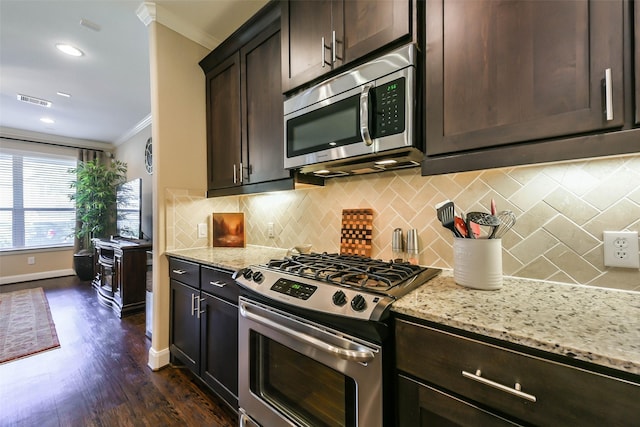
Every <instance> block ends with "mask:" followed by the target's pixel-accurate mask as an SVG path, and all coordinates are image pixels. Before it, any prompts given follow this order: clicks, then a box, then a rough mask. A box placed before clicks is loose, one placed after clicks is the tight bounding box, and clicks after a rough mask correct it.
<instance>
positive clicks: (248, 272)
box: [242, 268, 253, 280]
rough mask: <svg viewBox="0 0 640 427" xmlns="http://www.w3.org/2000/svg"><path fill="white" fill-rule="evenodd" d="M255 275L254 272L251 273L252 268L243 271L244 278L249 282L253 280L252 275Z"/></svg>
mask: <svg viewBox="0 0 640 427" xmlns="http://www.w3.org/2000/svg"><path fill="white" fill-rule="evenodd" d="M252 274H253V271H251V269H250V268H245V269H244V270H243V271H242V277H244V278H245V279H247V280H251V275H252Z"/></svg>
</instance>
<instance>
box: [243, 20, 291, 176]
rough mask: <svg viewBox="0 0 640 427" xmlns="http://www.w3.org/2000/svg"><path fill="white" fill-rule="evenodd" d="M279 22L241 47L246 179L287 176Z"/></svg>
mask: <svg viewBox="0 0 640 427" xmlns="http://www.w3.org/2000/svg"><path fill="white" fill-rule="evenodd" d="M279 28H280V25H279V22H275V23H274V24H273V25H271V26H270V27H269V28H267V30H265V31H264V32H262V33H261V34H260V35H259V36H258V37H256V38H254V39H253V40H251V41H250V42H249V43H248V44H247V45H245V46H244V47H243V48H242V49H241V50H240V58H241V59H240V60H241V63H242V71H243V73H242V85H241V87H242V106H243V115H242V117H243V122H244V123H245V126H243V127H242V131H243V137H242V140H243V141H244V144H245V146H246V149H245V150H243V154H244V156H243V157H244V159H243V164H244V165H246V166H247V167H248V170H247V171H245V173H246V172H248V173H247V175H245V176H248V179H247V180H246V181H245V183H250V184H256V183H260V182H266V181H273V180H276V179H282V178H288V177H289V171H288V170H285V168H284V131H283V128H284V123H283V122H284V117H283V110H282V105H283V104H282V103H283V96H282V75H281V65H280V31H279Z"/></svg>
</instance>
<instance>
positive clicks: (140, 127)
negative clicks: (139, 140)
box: [113, 113, 151, 147]
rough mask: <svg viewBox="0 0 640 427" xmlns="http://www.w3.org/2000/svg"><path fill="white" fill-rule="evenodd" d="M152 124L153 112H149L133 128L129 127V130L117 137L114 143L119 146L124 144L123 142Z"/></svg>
mask: <svg viewBox="0 0 640 427" xmlns="http://www.w3.org/2000/svg"><path fill="white" fill-rule="evenodd" d="M150 125H151V113H149V114H148V115H147V116H146V117H145V118H144V119H142V120H140V121H139V122H138V123H137V124H136V125H135V126H134V127H133V128H131V129H129V130H128V131H127V132H125V133H123V134H122V135H121V136H120V138H118V139H116V140H115V141H114V142H113V144H114V145H115V146H116V147H117V146H119V145H122V143H124V142H126V141H128V140H130V139H131V138H133V137H134V136H135V135H137V134H138V133H139V132H141V131H142V130H143V129H145V128H146V127H147V126H150Z"/></svg>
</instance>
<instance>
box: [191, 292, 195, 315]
mask: <svg viewBox="0 0 640 427" xmlns="http://www.w3.org/2000/svg"><path fill="white" fill-rule="evenodd" d="M195 311H196V296H195V295H194V294H191V315H192V316H193V313H195Z"/></svg>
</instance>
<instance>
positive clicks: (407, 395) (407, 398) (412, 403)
mask: <svg viewBox="0 0 640 427" xmlns="http://www.w3.org/2000/svg"><path fill="white" fill-rule="evenodd" d="M398 398H399V402H398V407H399V410H398V426H399V427H457V426H468V425H481V426H485V427H494V426H495V427H499V426H516V425H520V424H516V423H514V422H511V421H509V420H506V419H504V418H502V417H500V416H499V415H496V414H493V413H491V412H489V411H486V410H484V409H482V408H479V407H478V406H477V405H474V404H472V403H469V402H466V401H464V400H462V399H459V398H458V397H456V396H454V395H452V394H448V393H446V392H443V391H440V390H438V389H435V388H433V387H431V386H428V385H426V384H422V383H420V382H418V381H415V380H412V379H410V378H407V377H405V376H404V375H399V376H398Z"/></svg>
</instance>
